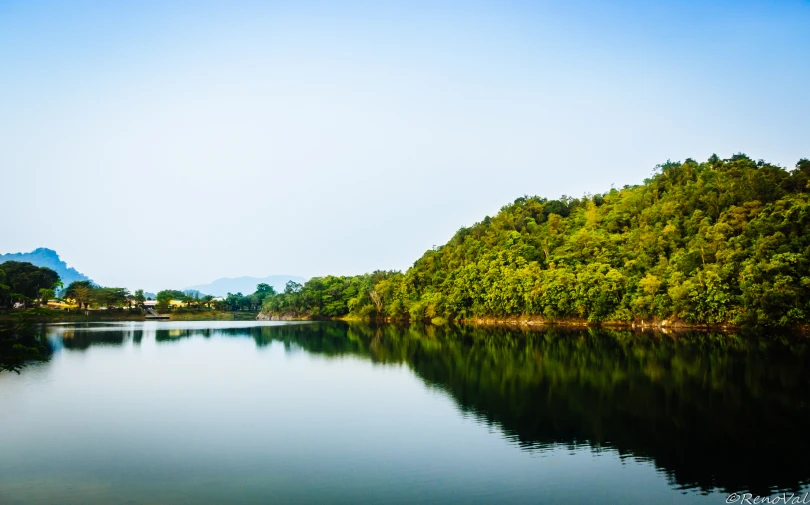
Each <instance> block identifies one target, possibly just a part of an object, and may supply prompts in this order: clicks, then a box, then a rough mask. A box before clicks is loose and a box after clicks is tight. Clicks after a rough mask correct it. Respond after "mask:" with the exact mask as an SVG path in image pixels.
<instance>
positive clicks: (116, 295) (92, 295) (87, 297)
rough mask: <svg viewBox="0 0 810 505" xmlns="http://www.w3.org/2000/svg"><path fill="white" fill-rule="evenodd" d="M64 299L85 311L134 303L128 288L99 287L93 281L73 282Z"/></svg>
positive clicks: (66, 290) (64, 294)
mask: <svg viewBox="0 0 810 505" xmlns="http://www.w3.org/2000/svg"><path fill="white" fill-rule="evenodd" d="M141 294H143V293H141ZM63 297H64V298H67V299H70V300H73V301H74V302H75V303H76V304H77V305H78V306H79V308H85V309H87V308H90V306H91V305H93V306H97V307H106V308H108V309H112V308H116V307H123V306H124V305H130V304H131V303H132V299H131V298H130V297H131V295H130V293H129V290H127V289H126V288H110V287H104V286H97V285H95V284H93V282H92V281H73V282H71V283H70V285H69V286H68V287H67V288H66V289H65V292H64V293H63Z"/></svg>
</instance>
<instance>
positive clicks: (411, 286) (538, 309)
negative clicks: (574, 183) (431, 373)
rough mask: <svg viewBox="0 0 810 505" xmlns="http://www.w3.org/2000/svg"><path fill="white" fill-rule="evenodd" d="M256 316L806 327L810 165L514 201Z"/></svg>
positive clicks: (762, 166)
mask: <svg viewBox="0 0 810 505" xmlns="http://www.w3.org/2000/svg"><path fill="white" fill-rule="evenodd" d="M264 310H265V311H266V312H271V313H291V314H296V315H306V316H311V317H338V316H346V315H355V316H359V317H367V318H374V317H390V318H394V319H406V318H410V319H419V320H423V319H430V318H434V317H444V318H451V319H469V318H477V317H517V316H542V317H545V318H547V319H560V318H578V319H583V320H588V321H592V322H598V321H631V320H637V319H651V318H658V319H664V318H668V319H680V320H683V321H686V322H691V323H717V324H719V323H736V324H752V325H783V326H784V325H793V324H807V323H808V322H810V161H808V160H800V161H799V162H798V163H797V164H796V167H795V169H793V170H791V171H787V170H785V169H783V168H781V167H778V166H774V165H771V164H768V163H766V162H764V161H761V160H760V161H754V160H752V159H750V158H749V157H747V156H745V155H742V154H739V155H735V156H733V157H731V158H730V159H725V160H723V159H719V158H718V157H717V156H712V157H711V158H710V159H709V160H708V161H706V162H704V163H698V162H696V161H694V160H691V159H688V160H686V161H685V162H682V163H681V162H677V163H676V162H667V163H665V164H663V165H660V166H658V167H657V169H656V172H655V173H654V175H653V176H652V177H651V178H650V179H648V180H646V181H645V183H644V184H642V185H638V186H632V187H631V186H627V187H624V188H622V189H612V190H610V191H609V192H607V193H604V194H599V195H593V196H585V197H582V198H570V197H565V196H564V197H562V198H560V199H558V200H547V199H545V198H540V197H522V198H518V199H517V200H515V201H514V203H512V204H510V205H507V206H505V207H503V208H502V209H501V211H500V212H499V213H498V215H496V216H495V217H486V218H485V219H484V220H483V221H481V222H480V223H476V224H475V225H473V226H471V227H469V228H461V229H460V230H459V231H458V232H457V233H456V234H455V236H454V237H453V238H452V239H451V240H450V241H449V242H448V243H447V244H446V245H444V246H442V247H439V248H436V249H434V250H429V251H427V252H426V253H425V254H424V255H423V256H422V257H421V258H420V259H419V260H417V261H416V263H414V265H413V267H411V268H410V269H409V270H408V271H407V272H406V273H404V274H402V273H397V272H374V273H372V274H365V275H359V276H353V277H333V276H328V277H321V278H313V279H311V280H309V281H308V282H307V283H306V284H304V285H299V284H295V283H291V284H288V286H287V289H285V291H284V292H283V293H280V294H277V295H271V296H268V297H267V298H266V299H265V302H264Z"/></svg>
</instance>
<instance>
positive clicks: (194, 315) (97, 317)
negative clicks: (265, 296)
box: [0, 309, 258, 323]
mask: <svg viewBox="0 0 810 505" xmlns="http://www.w3.org/2000/svg"><path fill="white" fill-rule="evenodd" d="M161 315H164V316H169V319H168V321H252V320H255V319H256V316H257V315H258V312H251V311H236V312H226V311H218V310H201V311H196V310H183V311H172V312H168V313H165V314H161ZM21 317H24V318H25V321H26V322H32V323H65V322H76V323H82V322H86V323H96V322H126V321H148V319H147V318H146V314H145V313H144V312H142V311H140V310H129V309H123V310H89V311H83V310H70V311H67V310H41V311H38V312H37V313H33V314H32V313H25V312H24V311H20V310H12V311H2V312H0V323H3V322H17V321H19V320H20V318H21ZM164 321H166V320H164Z"/></svg>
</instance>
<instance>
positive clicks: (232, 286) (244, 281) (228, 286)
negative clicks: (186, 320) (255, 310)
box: [186, 275, 306, 296]
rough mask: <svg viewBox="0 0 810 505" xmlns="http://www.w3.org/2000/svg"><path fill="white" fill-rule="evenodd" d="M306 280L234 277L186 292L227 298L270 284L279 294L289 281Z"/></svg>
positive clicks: (293, 276)
mask: <svg viewBox="0 0 810 505" xmlns="http://www.w3.org/2000/svg"><path fill="white" fill-rule="evenodd" d="M305 280H306V279H304V278H303V277H299V276H296V275H270V276H267V277H234V278H227V277H226V278H223V279H217V280H215V281H213V282H211V283H210V284H200V285H197V286H189V287H188V288H186V290H193V291H199V292H200V293H204V294H207V295H214V296H225V295H227V294H228V293H242V294H249V293H253V292H254V291H256V285H257V284H262V283H264V284H269V285H271V286H273V288H275V290H276V291H277V292H282V291H284V286H285V285H286V284H287V281H295V282H298V283H303V282H304V281H305Z"/></svg>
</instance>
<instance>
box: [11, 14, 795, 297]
mask: <svg viewBox="0 0 810 505" xmlns="http://www.w3.org/2000/svg"><path fill="white" fill-rule="evenodd" d="M808 22H810V3H808V2H806V1H785V2H717V3H712V4H707V3H705V2H682V3H679V4H677V5H673V4H671V3H666V4H652V3H642V2H624V3H622V4H612V3H601V2H592V1H589V2H579V3H576V4H573V3H568V2H544V3H537V2H509V3H501V2H480V3H475V4H460V3H448V2H444V3H412V2H409V3H407V4H406V3H402V4H396V3H391V4H386V5H384V6H380V5H372V4H365V3H360V2H349V3H344V4H342V5H341V6H334V5H329V4H323V3H317V2H316V3H295V4H289V5H285V4H280V3H274V4H265V3H261V2H256V3H254V2H234V3H229V4H227V5H226V4H222V5H215V4H204V5H203V4H197V3H191V2H173V3H163V2H142V3H141V2H139V3H137V4H125V5H119V4H106V3H101V2H80V3H76V4H64V3H58V2H36V3H34V2H28V3H23V2H7V3H4V4H2V5H0V64H2V68H3V73H2V77H0V97H2V98H0V110H2V114H0V167H2V168H3V173H2V176H3V179H4V181H5V184H4V188H5V189H6V191H5V193H4V195H3V198H2V199H0V211H1V212H2V213H3V215H4V216H6V220H5V222H4V225H3V228H2V230H3V232H2V234H0V252H3V253H5V252H12V253H13V252H28V251H31V250H34V249H36V248H37V247H47V248H50V249H54V250H55V251H57V252H58V253H59V254H60V255H61V257H62V259H63V260H65V261H66V262H67V263H68V265H69V266H72V267H74V268H76V269H77V270H79V271H80V272H83V273H85V274H86V275H88V276H90V277H91V278H93V279H95V280H96V281H97V282H98V283H100V284H103V285H113V286H126V287H131V288H136V287H141V288H144V289H147V290H149V291H155V290H158V289H165V288H182V287H185V286H192V285H195V284H201V283H206V282H211V281H212V280H214V279H218V278H223V277H242V276H254V277H262V276H266V275H282V274H286V275H297V276H302V277H307V278H308V277H312V276H318V275H326V274H336V275H346V274H357V273H362V272H368V271H372V270H376V269H385V270H389V269H396V270H405V269H407V268H408V267H409V266H410V265H411V264H412V263H413V261H415V260H416V259H417V258H419V257H420V256H421V255H422V254H423V252H424V251H425V250H427V249H429V248H431V247H432V246H433V245H438V244H443V243H445V242H446V241H447V240H449V239H450V238H451V237H452V235H453V234H454V233H455V231H456V230H457V229H458V228H460V227H461V226H468V225H471V224H472V223H474V222H476V221H480V220H481V219H483V218H484V216H486V215H493V214H495V213H497V212H498V210H499V209H500V207H501V206H503V205H505V204H507V203H509V202H511V201H513V200H514V199H515V198H517V197H520V196H523V195H524V194H529V195H535V194H536V195H540V196H544V197H547V198H557V197H559V196H560V195H563V194H567V195H571V196H581V195H583V194H585V193H597V192H603V191H606V190H609V189H610V187H611V185H614V186H616V187H621V186H624V185H626V184H638V183H641V182H642V181H643V180H644V178H645V177H648V176H649V175H650V174H651V173H652V171H653V169H654V167H655V165H657V164H659V163H663V162H665V161H667V159H672V160H683V159H685V158H689V157H691V158H694V159H697V160H698V161H703V160H705V159H707V158H708V157H709V156H710V155H711V154H713V153H716V154H717V155H718V156H720V157H723V158H727V157H730V156H731V155H733V154H735V153H738V152H744V153H746V154H748V155H749V156H751V157H752V158H754V159H765V160H766V161H769V162H771V163H776V164H779V165H781V166H783V167H785V168H788V169H790V168H792V167H793V165H794V164H795V163H796V161H798V160H799V159H800V158H803V157H810V144H808V142H807V139H808V138H810V125H809V124H808V122H807V117H808V116H809V113H810V93H808V92H807V89H806V87H807V82H810V79H809V78H810V58H808V57H807V55H808V54H810V31H808V30H807V29H806V27H807V26H808Z"/></svg>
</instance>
